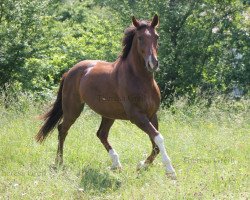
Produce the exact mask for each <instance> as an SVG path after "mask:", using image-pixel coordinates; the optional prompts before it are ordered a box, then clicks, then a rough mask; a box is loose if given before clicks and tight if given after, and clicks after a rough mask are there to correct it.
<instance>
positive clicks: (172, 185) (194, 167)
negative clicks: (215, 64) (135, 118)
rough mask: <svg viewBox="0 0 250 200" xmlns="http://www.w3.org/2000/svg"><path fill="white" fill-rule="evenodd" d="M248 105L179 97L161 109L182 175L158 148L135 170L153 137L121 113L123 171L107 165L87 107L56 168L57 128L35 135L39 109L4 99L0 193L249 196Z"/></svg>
mask: <svg viewBox="0 0 250 200" xmlns="http://www.w3.org/2000/svg"><path fill="white" fill-rule="evenodd" d="M20 106H21V107H22V108H25V111H23V110H22V109H21V108H20ZM20 110H22V111H20ZM249 111H250V109H249V101H240V102H229V103H225V104H223V105H221V104H214V105H212V107H211V108H210V109H205V108H203V106H202V105H198V106H190V107H187V106H186V105H185V103H184V102H182V101H178V102H177V103H176V104H175V105H174V106H173V107H172V108H171V109H168V110H167V109H164V110H163V109H162V110H160V112H159V120H160V132H161V133H162V135H163V136H164V137H165V144H166V147H167V150H168V153H169V155H170V157H171V159H172V162H173V165H174V167H175V169H176V172H177V176H178V180H177V181H171V180H169V179H167V177H166V176H165V175H164V169H163V167H162V165H161V159H160V156H159V157H157V159H156V160H155V162H154V164H153V165H152V166H151V167H150V168H149V169H148V170H146V171H141V172H137V171H136V165H137V163H138V162H139V161H140V160H142V159H145V158H146V156H147V154H148V153H149V152H150V151H151V143H150V141H149V139H148V137H147V136H146V134H144V133H143V132H142V131H140V130H139V129H138V128H137V127H135V126H134V125H132V124H131V123H129V122H126V121H116V122H115V124H114V126H113V127H112V129H111V133H110V141H111V144H112V145H113V147H114V148H115V149H116V151H117V152H118V153H119V155H120V159H121V162H122V164H123V170H122V171H121V172H113V171H109V170H108V169H107V168H108V166H109V165H110V164H111V161H110V158H109V156H108V154H107V152H106V151H105V149H104V147H103V146H102V144H101V143H100V141H99V140H98V138H97V137H96V136H95V134H96V131H97V129H98V127H99V123H100V117H99V116H97V115H96V114H95V113H93V112H92V111H90V110H89V109H87V110H85V111H84V112H83V113H82V115H81V117H80V118H79V119H78V120H77V122H76V123H75V124H74V126H73V127H72V128H71V130H70V132H69V135H68V137H67V139H66V142H65V152H64V161H65V163H64V166H63V167H62V168H61V169H58V170H55V169H54V168H53V163H54V158H55V154H56V149H57V132H56V131H54V132H53V134H52V135H51V137H49V138H48V139H47V140H46V142H45V143H44V144H43V145H39V144H37V143H36V142H35V141H34V135H35V134H36V132H37V131H38V129H39V126H40V124H41V122H39V121H37V120H36V119H35V116H36V115H38V114H40V113H41V109H39V108H36V106H32V105H29V104H28V103H26V104H24V105H22V104H20V105H18V106H16V107H14V108H9V109H8V110H6V109H4V108H3V106H1V108H0V117H1V118H0V127H1V133H0V199H152V200H155V199H249V197H250V195H249V183H250V182H249V166H250V165H249V155H250V148H249V147H250V141H249V136H250V112H249Z"/></svg>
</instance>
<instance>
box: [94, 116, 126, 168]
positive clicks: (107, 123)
mask: <svg viewBox="0 0 250 200" xmlns="http://www.w3.org/2000/svg"><path fill="white" fill-rule="evenodd" d="M113 123H114V119H108V118H105V117H102V122H101V125H100V127H99V129H98V131H97V137H98V138H99V139H100V141H101V143H102V144H103V146H104V147H105V149H106V150H107V151H108V153H109V155H110V157H111V159H112V165H111V170H116V169H121V168H122V166H121V163H120V160H119V155H118V154H117V153H116V151H115V149H113V148H112V147H111V145H110V144H109V142H108V134H109V130H110V128H111V126H112V125H113Z"/></svg>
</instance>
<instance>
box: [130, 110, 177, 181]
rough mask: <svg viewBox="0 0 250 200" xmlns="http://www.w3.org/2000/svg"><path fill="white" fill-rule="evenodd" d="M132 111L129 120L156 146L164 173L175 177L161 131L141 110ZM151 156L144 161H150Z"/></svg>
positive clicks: (172, 177)
mask: <svg viewBox="0 0 250 200" xmlns="http://www.w3.org/2000/svg"><path fill="white" fill-rule="evenodd" d="M132 110H133V112H131V113H130V115H129V116H130V121H131V122H132V123H134V124H135V125H137V126H138V127H139V128H140V129H141V130H143V131H144V132H146V133H147V134H148V135H149V137H150V139H151V140H152V141H153V142H154V143H155V144H156V145H157V146H158V148H159V151H160V153H161V156H162V163H163V165H164V167H165V170H166V175H167V176H168V177H169V178H171V179H176V173H175V170H174V168H173V166H172V163H171V160H170V158H169V156H168V154H167V151H166V148H165V145H164V138H163V136H162V135H161V133H160V132H159V131H158V130H157V129H156V128H155V127H154V126H153V124H152V122H151V121H150V120H149V119H148V118H147V116H146V115H145V114H142V113H141V112H137V111H136V109H132ZM153 155H154V156H153V158H154V157H155V153H153ZM151 158H152V156H151V157H150V156H149V158H148V159H147V160H146V162H150V160H152V159H151Z"/></svg>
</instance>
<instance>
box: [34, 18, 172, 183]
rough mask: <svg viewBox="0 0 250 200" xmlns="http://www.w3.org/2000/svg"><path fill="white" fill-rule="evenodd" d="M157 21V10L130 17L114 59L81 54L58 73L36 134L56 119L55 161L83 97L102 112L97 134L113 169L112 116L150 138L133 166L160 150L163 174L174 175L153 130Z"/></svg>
mask: <svg viewBox="0 0 250 200" xmlns="http://www.w3.org/2000/svg"><path fill="white" fill-rule="evenodd" d="M158 24H159V19H158V16H157V15H155V16H154V18H153V20H152V21H145V20H137V19H135V17H133V18H132V25H131V26H130V27H128V28H127V29H126V30H125V36H124V38H123V42H122V43H123V50H122V53H121V55H120V56H119V57H118V59H117V60H116V61H114V62H111V63H110V62H105V61H99V60H84V61H81V62H79V63H77V64H76V65H75V66H74V67H72V68H71V69H70V70H69V71H68V72H66V73H65V74H64V75H63V77H62V80H61V83H60V87H59V91H58V94H57V98H56V101H55V102H54V104H53V106H52V108H51V109H50V110H49V111H48V112H47V113H46V114H44V115H43V116H42V117H43V120H44V124H43V126H42V127H41V129H40V130H39V132H38V134H37V135H36V140H37V141H38V142H42V141H44V140H45V138H46V137H47V136H48V135H49V133H50V132H52V131H53V129H54V128H55V127H56V126H57V125H58V124H59V125H58V132H59V134H58V140H59V141H58V150H57V156H56V164H62V163H63V144H64V141H65V138H66V136H67V133H68V130H69V129H70V127H71V125H72V124H73V123H74V122H75V120H76V119H77V118H78V117H79V115H80V113H81V112H82V110H83V107H84V104H85V103H86V104H87V105H88V106H89V107H90V108H91V109H92V110H94V111H95V112H96V113H98V114H100V115H101V116H102V121H101V125H100V127H99V130H98V131H97V137H98V138H99V139H100V141H101V142H102V144H103V145H104V147H105V148H106V150H107V151H108V153H109V155H110V157H111V159H112V166H111V168H112V169H119V168H121V163H120V160H119V156H118V154H117V152H116V151H115V149H114V148H112V146H111V145H110V143H109V142H108V134H109V130H110V128H111V126H112V125H113V123H114V121H115V119H123V120H130V121H131V122H132V123H133V124H135V125H136V126H138V127H139V128H140V129H141V130H143V131H144V132H145V133H147V134H148V136H149V138H150V140H151V142H152V152H151V154H150V155H149V156H148V157H147V159H146V160H144V161H141V162H139V164H138V169H141V168H146V167H147V166H148V165H149V164H151V163H152V162H153V161H154V159H155V157H156V156H157V154H158V153H159V152H160V153H161V155H162V162H163V164H164V167H165V170H166V174H167V175H168V176H169V177H170V178H173V179H175V178H176V173H175V170H174V168H173V166H172V164H171V161H170V158H169V156H168V154H167V152H166V149H165V146H164V139H163V136H162V135H161V134H160V132H159V131H158V120H157V115H156V112H157V110H158V108H159V106H160V91H159V88H158V86H157V83H156V82H155V80H154V74H153V73H154V72H155V71H156V70H158V68H159V64H158V59H157V50H158V42H157V41H158V38H159V36H158V34H157V32H156V27H157V26H158Z"/></svg>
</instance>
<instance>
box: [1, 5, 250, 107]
mask: <svg viewBox="0 0 250 200" xmlns="http://www.w3.org/2000/svg"><path fill="white" fill-rule="evenodd" d="M154 13H158V14H159V16H160V27H159V29H158V32H159V33H160V49H159V60H160V67H161V71H160V72H159V73H157V74H156V78H157V81H158V83H159V85H160V88H161V91H162V96H163V99H165V100H168V101H165V102H166V103H170V102H172V100H173V99H174V97H179V96H183V95H188V96H189V98H190V99H195V98H196V97H197V96H200V95H202V94H204V93H206V94H207V93H209V94H212V95H213V94H214V93H223V94H229V93H231V92H232V91H233V90H235V89H237V90H238V89H239V90H240V92H242V93H244V94H247V93H248V90H249V80H250V39H249V33H250V9H249V2H248V1H240V0H235V1H229V0H220V1H219V0H198V1H197V0H184V1H180V0H168V1H166V0H159V1H147V0H142V1H137V0H119V1H117V0H104V1H100V0H87V1H81V0H80V1H76V0H64V1H62V0H44V1H38V0H13V1H9V0H1V2H0V38H1V40H0V77H1V78H0V86H1V87H2V88H3V89H6V87H7V86H8V87H11V88H12V89H13V90H21V91H28V92H32V93H35V94H39V95H38V96H40V97H43V96H45V97H46V95H47V94H49V92H50V91H51V90H53V89H54V88H55V87H57V86H58V82H59V79H60V77H61V75H62V73H63V72H65V71H67V70H68V69H69V68H70V67H72V66H73V65H74V64H75V63H76V62H78V61H80V60H84V59H103V60H108V61H114V60H115V59H116V58H117V57H118V55H119V52H120V51H121V38H122V36H123V30H124V29H125V28H126V27H127V26H129V25H130V24H131V16H132V15H135V16H136V17H138V18H142V19H151V18H152V16H153V14H154Z"/></svg>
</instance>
